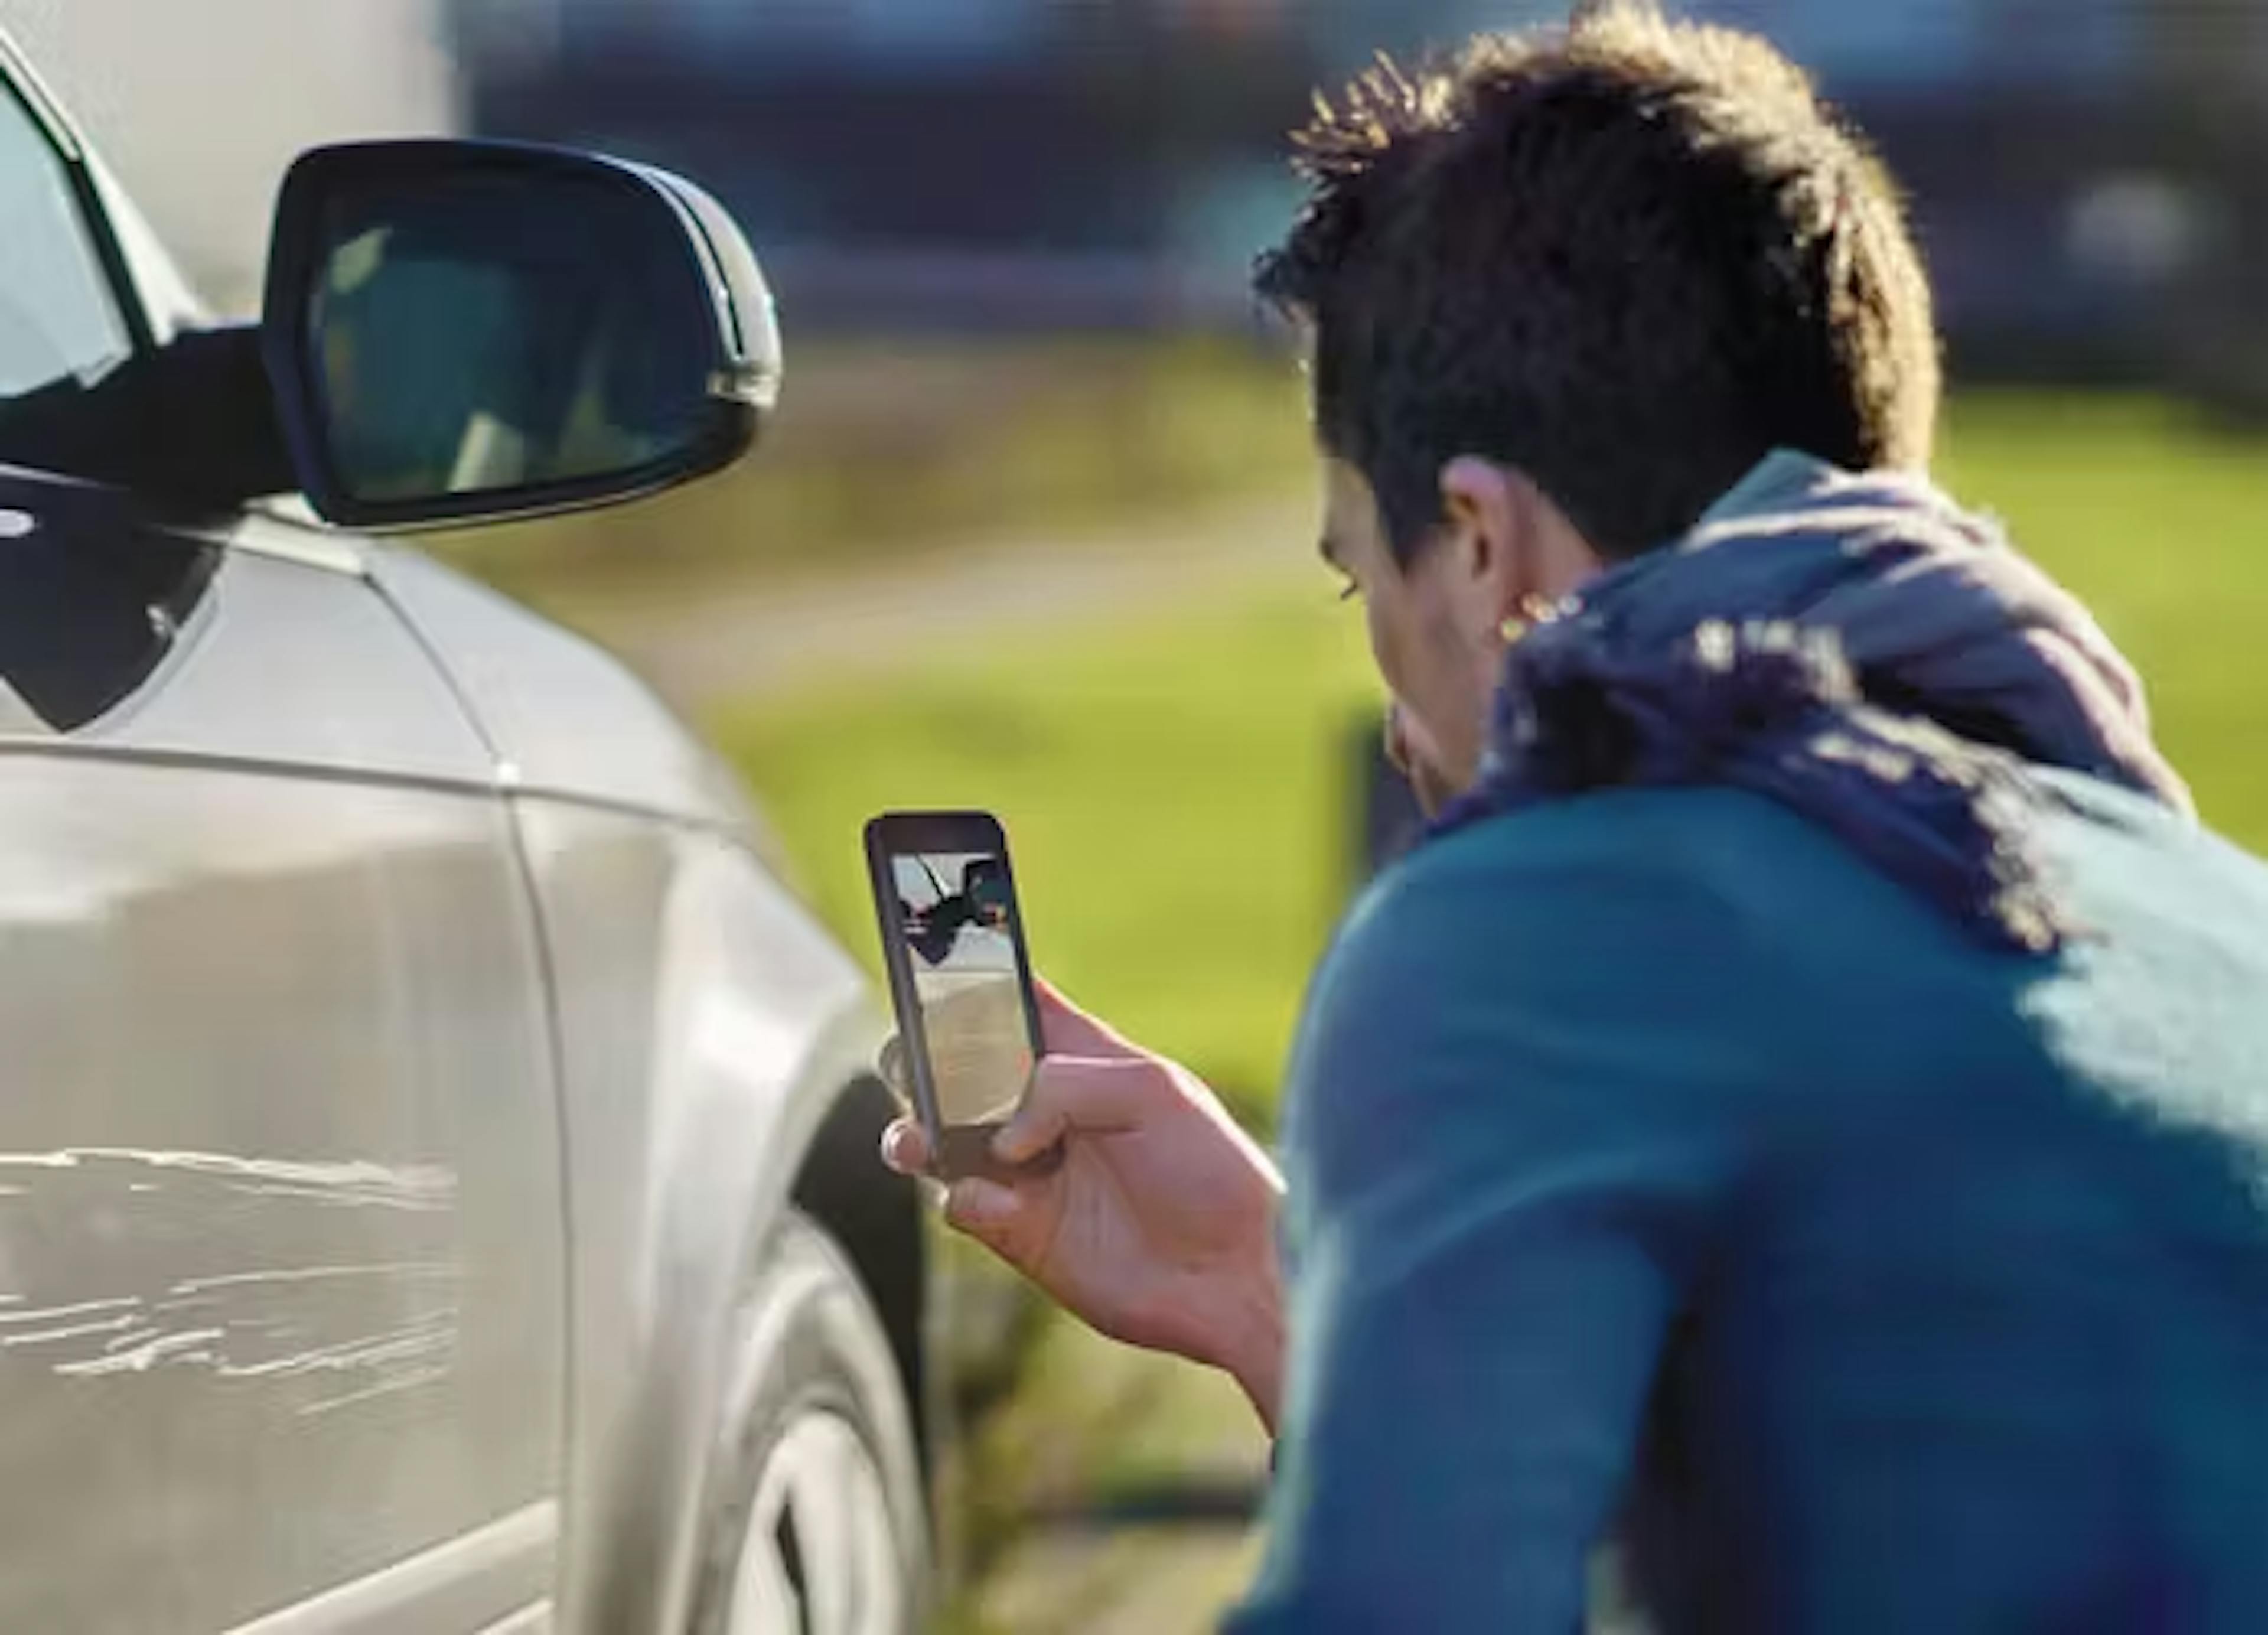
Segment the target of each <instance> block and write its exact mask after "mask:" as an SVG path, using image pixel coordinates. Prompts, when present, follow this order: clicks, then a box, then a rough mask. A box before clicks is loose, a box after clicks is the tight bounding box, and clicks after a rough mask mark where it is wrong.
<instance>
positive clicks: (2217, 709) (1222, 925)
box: [721, 395, 2268, 1108]
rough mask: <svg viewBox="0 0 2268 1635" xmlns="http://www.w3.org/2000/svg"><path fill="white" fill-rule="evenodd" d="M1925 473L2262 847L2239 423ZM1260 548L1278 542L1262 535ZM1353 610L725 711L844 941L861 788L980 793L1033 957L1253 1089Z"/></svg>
mask: <svg viewBox="0 0 2268 1635" xmlns="http://www.w3.org/2000/svg"><path fill="white" fill-rule="evenodd" d="M1948 444H1949V447H1948V457H1947V459H1946V460H1945V462H1944V470H1943V475H1944V476H1945V477H1946V480H1947V481H1948V484H1949V485H1950V486H1951V487H1952V488H1953V489H1954V490H1955V491H1956V492H1958V493H1960V494H1962V496H1963V497H1966V498H1968V499H1970V500H1971V501H1972V502H1973V503H1976V504H1980V505H1985V506H1988V507H1990V508H1992V509H1994V510H1996V511H1998V512H2000V513H2001V514H2002V515H2003V516H2004V517H2006V518H2007V520H2008V521H2009V523H2010V525H2011V527H2012V529H2013V531H2014V534H2015V536H2016V537H2017V538H2018V539H2019V540H2020V541H2022V542H2024V544H2025V545H2026V547H2027V548H2028V549H2030V550H2031V551H2032V552H2033V554H2034V555H2036V556H2038V557H2039V558H2041V559H2042V560H2043V561H2044V562H2045V563H2048V564H2049V565H2050V566H2051V568H2052V569H2053V570H2054V571H2057V572H2058V574H2059V575H2061V576H2063V577H2064V578H2066V581H2067V582H2068V583H2069V584H2070V585H2071V586H2073V588H2074V589H2075V590H2077V591H2078V592H2079V593H2080V594H2081V595H2082V596H2084V597H2086V598H2087V599H2088V600H2089V601H2090V602H2091V603H2092V605H2094V606H2095V608H2097V610H2098V611H2099V613H2100V615H2101V616H2102V619H2103V621H2104V622H2105V623H2106V625H2108V626H2109V628H2110V630H2111V632H2112V634H2113V635H2114V636H2115V637H2117V639H2118V640H2119V641H2120V642H2121V644H2123V645H2124V647H2125V648H2126V650H2127V652H2129V654H2130V655H2131V656H2132V658H2133V659H2135V660H2136V662H2137V663H2138V664H2139V665H2140V667H2142V669H2143V671H2144V673H2145V674H2146V675H2147V676H2148V677H2149V678H2150V680H2151V682H2152V685H2153V689H2154V699H2155V702H2156V706H2157V710H2158V714H2159V719H2160V724H2161V735H2162V738H2163V740H2164V741H2165V743H2166V745H2167V746H2168V748H2169V751H2170V753H2171V754H2172V755H2174V756H2175V758H2176V762H2178V763H2179V764H2180V765H2181V766H2182V767H2183V770H2185V771H2186V772H2187V773H2188V774H2189V776H2190V777H2191V779H2192V781H2193V782H2194V783H2195V784H2196V786H2197V789H2198V795H2199V798H2200V799H2201V801H2202V803H2203V805H2204V806H2205V812H2206V814H2207V816H2208V817H2209V818H2210V819H2211V820H2212V821H2214V822H2215V824H2216V825H2217V826H2218V827H2220V829H2222V830H2223V831H2224V832H2226V833H2228V834H2229V835H2231V836H2234V837H2235V838H2237V839H2239V840H2241V841H2242V842H2244V843H2247V844H2249V845H2251V846H2254V847H2256V848H2263V849H2268V755H2263V754H2261V753H2260V752H2259V748H2258V743H2259V740H2260V739H2261V738H2262V736H2263V729H2264V727H2268V702H2262V700H2263V699H2264V697H2268V689H2264V687H2263V686H2262V682H2263V681H2264V680H2268V675H2264V670H2268V659H2263V658H2262V657H2261V656H2259V655H2260V653H2261V651H2262V649H2261V637H2262V636H2263V634H2264V633H2268V446H2264V445H2262V444H2261V443H2259V442H2257V441H2239V440H2235V439H2231V438H2224V437H2221V436H2219V435H2216V434H2215V433H2213V432H2212V431H2209V430H2207V429H2205V428H2204V427H2202V426H2200V425H2198V423H2194V422H2193V421H2191V419H2190V418H2188V417H2187V416H2184V415H2183V414H2181V413H2180V412H2178V411H2177V410H2176V409H2171V408H2169V407H2167V406H2165V405H2163V404H2161V403H2157V402H2155V401H2149V400H2132V399H2116V398H2113V399H2105V400H2088V399H2076V400H2073V399H2061V398H2053V397H2040V396H2003V395H1995V396H1989V397H1982V398H1972V399H1969V400H1965V401H1962V403H1961V404H1960V405H1959V406H1958V409H1957V411H1956V413H1955V416H1954V417H1953V422H1952V425H1951V427H1950V429H1949V437H1948ZM1301 549H1303V546H1302V542H1301V541H1297V540H1287V541H1285V550H1286V551H1287V552H1292V553H1296V552H1298V551H1300V550H1301ZM1374 698H1375V693H1374V686H1373V683H1372V682H1371V681H1370V680H1369V676H1368V667H1367V659H1366V656H1365V654H1364V652H1363V651H1362V643H1361V634H1360V621H1359V618H1358V617H1357V616H1355V615H1352V614H1351V612H1350V611H1349V610H1348V609H1346V608H1340V607H1338V606H1337V605H1335V604H1334V603H1333V602H1332V601H1331V600H1330V597H1329V592H1328V589H1327V587H1326V586H1325V585H1324V583H1323V582H1322V577H1321V575H1320V573H1319V574H1318V575H1317V577H1316V582H1315V586H1314V590H1313V592H1312V593H1305V594H1302V593H1297V592H1289V591H1287V592H1283V593H1264V594H1262V595H1260V596H1258V597H1257V598H1256V599H1255V600H1251V601H1249V602H1248V603H1246V604H1244V605H1241V606H1233V607H1226V608H1210V609H1207V610H1205V611H1204V612H1201V613H1193V614H1187V615H1175V616H1173V617H1171V618H1168V619H1153V620H1152V621H1149V622H1143V623H1140V624H1137V625H1133V626H1129V627H1116V626H1113V625H1110V624H1108V623H1099V624H1098V625H1097V626H1096V627H1095V628H1094V629H1093V630H1073V631H1069V632H1064V631H1061V630H1049V631H1044V632H1042V631H1035V632H1034V633H1032V634H1031V635H1030V636H1029V637H1014V638H1010V639H1004V640H998V641H995V642H994V643H993V644H991V646H990V651H988V652H986V653H985V654H983V656H981V657H976V658H970V659H943V660H939V661H938V662H936V663H935V664H933V665H930V666H926V667H923V668H922V669H920V670H919V671H918V672H917V673H915V674H901V675H896V676H894V677H891V678H888V679H886V680H870V681H861V682H858V683H856V684H852V685H848V686H844V687H842V688H839V689H832V690H821V691H818V692H813V693H807V694H805V695H803V696H797V697H792V698H789V699H785V700H782V701H779V702H777V703H771V704H769V705H767V706H764V707H761V708H751V709H747V710H744V711H737V712H733V713H731V714H728V716H727V717H726V718H725V720H724V722H723V723H722V724H721V730H722V732H723V735H724V739H725V743H726V745H727V747H728V748H730V749H731V751H732V752H733V754H734V755H736V756H737V757H738V758H739V760H740V763H741V765H742V766H743V767H745V768H746V770H747V773H748V775H749V777H751V779H752V780H753V781H754V783H755V786H756V788H757V789H758V791H759V792H760V793H761V795H762V798H763V799H764V801H765V803H766V806H767V807H768V809H769V811H770V814H771V816H772V818H773V820H774V821H775V822H776V824H777V828H778V829H779V831H780V833H781V836H782V837H783V839H784V842H785V843H786V845H787V847H788V849H789V851H790V852H791V853H792V856H794V857H795V858H798V859H799V862H800V864H801V865H802V866H803V867H804V869H805V870H806V880H807V883H808V885H809V886H810V887H811V888H812V890H813V891H814V895H815V896H816V899H817V901H818V902H819V904H820V907H821V910H822V911H823V912H824V913H825V915H826V916H827V917H828V919H829V920H830V921H831V922H832V923H833V924H836V926H837V927H838V928H839V929H840V930H842V932H843V934H844V935H845V936H846V937H847V938H848V939H849V940H850V941H851V946H853V947H855V948H858V949H860V950H862V951H865V952H866V953H868V954H869V955H870V957H871V954H872V945H873V929H872V925H871V922H870V917H869V911H868V910H867V907H866V904H865V897H864V886H863V883H862V876H861V873H860V869H859V864H858V857H857V846H858V829H859V825H860V823H861V822H862V821H864V819H865V817H866V816H867V815H868V814H871V813H873V812H874V811H877V810H880V809H881V808H883V807H886V806H918V805H959V804H975V805H981V806H989V807H991V808H993V809H994V810H997V811H998V812H999V813H1000V814H1001V815H1002V816H1003V817H1004V818H1005V821H1006V822H1007V824H1008V827H1009V829H1010V832H1011V833H1012V835H1013V837H1014V843H1015V846H1016V848H1017V852H1018V858H1019V864H1020V870H1021V873H1022V874H1023V880H1024V891H1025V895H1026V897H1027V913H1028V916H1029V919H1030V923H1031V926H1032V934H1033V939H1034V943H1035V949H1036V951H1037V954H1038V956H1039V959H1040V961H1041V962H1042V965H1043V966H1044V967H1045V968H1047V969H1048V970H1049V971H1050V972H1051V973H1053V974H1054V975H1055V976H1057V979H1058V980H1060V981H1061V982H1062V983H1064V984H1065V985H1066V986H1067V987H1069V988H1070V989H1071V990H1072V991H1074V992H1075V993H1078V994H1079V995H1080V996H1082V997H1083V998H1087V999H1088V1000H1089V1002H1091V1003H1092V1004H1094V1005H1095V1006H1096V1007H1097V1008H1100V1009H1105V1010H1107V1011H1108V1013H1110V1014H1111V1015H1112V1016H1113V1017H1114V1018H1115V1019H1116V1020H1118V1021H1119V1022H1120V1023H1121V1024H1122V1025H1123V1026H1124V1027H1127V1028H1128V1029H1129V1030H1130V1031H1131V1032H1133V1033H1134V1034H1135V1035H1137V1036H1138V1037H1141V1038H1143V1039H1145V1041H1147V1042H1152V1043H1154V1044H1155V1045H1157V1046H1158V1047H1159V1048H1160V1049H1166V1050H1168V1051H1170V1052H1172V1053H1174V1054H1175V1055H1177V1056H1179V1057H1182V1059H1184V1060H1186V1061H1188V1062H1189V1063H1190V1064H1191V1065H1193V1066H1194V1067H1196V1068H1197V1070H1198V1071H1199V1072H1203V1073H1204V1074H1206V1075H1207V1076H1208V1077H1210V1078H1211V1079H1214V1080H1215V1081H1216V1082H1217V1083H1219V1084H1220V1085H1221V1086H1223V1087H1224V1088H1225V1089H1227V1090H1229V1091H1231V1092H1233V1093H1234V1094H1235V1095H1236V1096H1237V1098H1238V1099H1239V1100H1240V1101H1241V1102H1243V1103H1244V1104H1245V1105H1246V1106H1248V1107H1250V1108H1264V1107H1265V1106H1266V1105H1267V1103H1268V1102H1269V1101H1270V1098H1271V1096H1272V1093H1273V1089H1274V1086H1275V1080H1276V1074H1277V1072H1278V1068H1279V1066H1280V1064H1281V1060H1282V1056H1283V1050H1284V1047H1285V1042H1286V1040H1287V1038H1288V1035H1289V1031H1290V1027H1291V1025H1292V1019H1293V1016H1294V1013H1295V1012H1296V1008H1297V1005H1298V1000H1299V996H1300V988H1301V985H1302V983H1303V982H1304V980H1305V977H1306V974H1307V969H1308V967H1309V965H1310V963H1311V961H1312V960H1313V958H1314V955H1315V954H1316V953H1317V952H1318V951H1319V949H1320V948H1321V946H1322V943H1323V941H1324V939H1325V938H1326V937H1327V935H1328V932H1329V924H1330V921H1331V919H1332V917H1333V916H1334V915H1335V914H1336V912H1337V910H1338V908H1339V907H1340V906H1341V904H1342V903H1343V902H1344V882H1345V880H1346V875H1347V870H1348V867H1349V864H1348V846H1349V844H1350V836H1351V830H1352V822H1353V811H1354V805H1353V799H1352V793H1351V787H1350V785H1349V783H1348V781H1347V780H1348V777H1349V776H1350V773H1349V768H1350V766H1351V757H1350V754H1349V751H1348V749H1347V748H1346V734H1347V733H1348V731H1349V729H1350V725H1351V722H1352V721H1353V720H1354V719H1355V718H1356V716H1357V714H1358V712H1359V711H1360V709H1361V708H1362V707H1363V706H1364V705H1365V704H1366V703H1369V702H1372V701H1374Z"/></svg>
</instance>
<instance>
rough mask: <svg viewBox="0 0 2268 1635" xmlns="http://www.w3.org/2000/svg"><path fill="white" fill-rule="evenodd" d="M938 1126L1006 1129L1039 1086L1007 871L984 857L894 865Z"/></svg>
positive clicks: (948, 855)
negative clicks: (1031, 1088)
mask: <svg viewBox="0 0 2268 1635" xmlns="http://www.w3.org/2000/svg"><path fill="white" fill-rule="evenodd" d="M890 873H891V881H892V884H893V886H894V887H895V892H896V896H897V915H898V933H899V935H900V936H901V937H902V939H904V942H905V946H906V950H907V954H908V962H909V964H910V966H911V967H912V970H913V985H914V996H915V1002H916V1003H917V1005H919V1006H920V1007H921V1020H922V1033H923V1035H924V1038H925V1040H926V1042H927V1044H928V1050H929V1069H930V1084H931V1086H932V1089H933V1090H934V1091H935V1093H936V1096H937V1116H938V1121H939V1123H942V1124H946V1125H955V1124H987V1123H999V1122H1001V1121H1002V1120H1004V1119H1005V1118H1006V1117H1007V1116H1009V1115H1010V1114H1011V1113H1013V1111H1014V1110H1015V1108H1016V1103H1017V1102H1018V1101H1020V1100H1021V1099H1022V1096H1023V1094H1024V1087H1025V1086H1026V1085H1027V1083H1028V1082H1029V1081H1030V1079H1031V1075H1032V1067H1033V1056H1032V1046H1031V1036H1030V1033H1029V1030H1028V1027H1027V1023H1026V1020H1025V1013H1024V991H1023V982H1022V977H1021V975H1020V968H1019V966H1018V963H1017V959H1016V942H1015V938H1016V926H1015V910H1014V897H1013V888H1012V887H1011V886H1010V884H1009V879H1008V869H1007V865H1006V863H1005V860H1003V859H1002V858H998V857H996V856H991V855H989V854H985V853H969V852H930V853H911V854H906V855H902V856H898V857H894V858H891V859H890Z"/></svg>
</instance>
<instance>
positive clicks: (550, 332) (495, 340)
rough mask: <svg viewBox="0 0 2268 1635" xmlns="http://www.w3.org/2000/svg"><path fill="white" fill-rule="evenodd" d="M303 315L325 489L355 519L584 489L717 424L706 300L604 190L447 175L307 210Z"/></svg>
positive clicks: (356, 191) (559, 178)
mask: <svg viewBox="0 0 2268 1635" xmlns="http://www.w3.org/2000/svg"><path fill="white" fill-rule="evenodd" d="M316 250H317V254H316V255H315V257H314V260H313V264H312V272H311V275H310V276H312V278H313V281H314V288H313V290H312V291H310V292H309V295H310V298H309V300H308V302H307V304H306V308H305V311H306V324H307V326H308V331H309V333H308V334H307V336H306V340H307V343H308V345H309V347H310V349H311V351H312V356H313V360H314V371H313V373H314V384H315V387H316V394H317V396H318V398H319V400H320V401H319V402H318V404H317V406H316V408H317V413H318V414H319V415H320V417H321V421H322V430H323V432H324V435H325V438H326V441H327V443H328V453H329V455H330V460H331V465H332V468H333V469H334V472H335V475H336V478H337V481H338V483H339V486H340V488H341V489H342V490H344V492H345V493H346V494H347V495H349V496H350V497H353V498H354V499H355V500H357V501H358V502H362V503H365V504H389V503H393V504H401V503H414V502H416V501H419V500H423V499H428V498H432V497H440V496H447V495H474V494H494V493H496V492H497V490H512V489H539V488H544V487H548V486H551V485H556V484H562V483H573V482H602V481H605V480H607V479H609V478H618V477H621V476H624V475H629V474H631V473H634V472H637V471H638V470H640V469H643V468H647V467H652V466H656V465H658V464H661V463H664V462H667V461H670V460H675V459H679V458H681V457H683V456H684V455H686V454H687V453H689V451H690V450H692V449H693V448H694V447H696V446H697V445H698V444H700V443H701V441H702V440H703V438H704V437H707V436H709V435H711V432H712V430H713V427H714V424H715V405H714V402H713V401H712V400H711V395H710V387H711V379H712V378H713V376H714V374H715V372H716V371H717V369H718V365H719V362H720V358H719V342H718V328H717V324H718V319H717V313H716V308H715V304H714V301H713V300H712V298H711V294H710V291H709V290H708V288H707V287H706V284H705V283H704V281H703V277H702V276H701V274H700V272H699V270H698V268H697V266H696V263H695V261H694V260H693V258H692V255H691V254H690V251H689V247H688V245H687V242H686V239H685V233H684V229H683V228H682V226H681V225H680V224H679V222H678V221H677V220H676V218H675V217H674V216H673V215H672V213H671V212H670V210H668V208H667V207H666V206H665V205H664V204H663V203H661V202H660V201H659V199H658V198H654V197H652V196H648V195H644V194H643V193H642V192H641V191H640V190H639V189H638V188H637V187H636V186H635V185H631V184H629V183H626V182H623V181H622V180H616V179H603V178H592V177H585V176H578V175H575V174H571V173H558V174H552V173H536V174H530V173H522V172H510V171H504V172H489V173H482V172H478V171H469V172H459V173H452V174H446V175H442V176H433V175H427V176H424V177H421V178H417V179H416V180H414V181H402V182H393V183H388V182H386V181H374V182H372V183H370V184H368V185H365V186H362V187H358V188H350V189H345V190H342V191H341V192H338V193H335V194H333V195H331V196H330V197H329V198H328V199H327V200H326V201H325V208H324V210H323V211H322V218H321V227H320V237H319V242H318V244H317V246H316Z"/></svg>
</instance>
